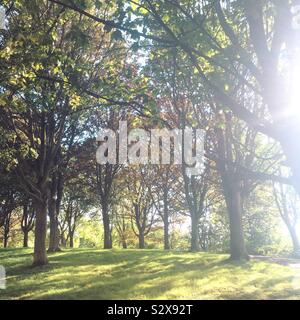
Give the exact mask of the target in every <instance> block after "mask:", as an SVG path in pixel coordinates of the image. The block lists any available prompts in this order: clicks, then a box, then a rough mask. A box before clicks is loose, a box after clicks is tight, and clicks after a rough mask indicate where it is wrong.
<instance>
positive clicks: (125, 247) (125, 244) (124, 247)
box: [122, 239, 127, 249]
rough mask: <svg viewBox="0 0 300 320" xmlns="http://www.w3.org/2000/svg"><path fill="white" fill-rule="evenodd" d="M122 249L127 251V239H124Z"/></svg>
mask: <svg viewBox="0 0 300 320" xmlns="http://www.w3.org/2000/svg"><path fill="white" fill-rule="evenodd" d="M122 247H123V249H127V242H126V239H123V240H122Z"/></svg>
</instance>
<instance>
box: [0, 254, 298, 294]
mask: <svg viewBox="0 0 300 320" xmlns="http://www.w3.org/2000/svg"><path fill="white" fill-rule="evenodd" d="M31 258H32V256H31V250H30V249H7V250H4V249H0V264H2V265H4V266H5V267H6V269H7V289H6V290H0V299H190V300H192V299H297V298H300V280H299V278H300V269H296V268H291V267H286V266H281V265H278V264H274V263H268V262H258V261H250V262H242V263H229V262H227V260H226V259H227V258H228V257H227V256H226V255H219V254H207V253H185V252H163V251H157V250H144V251H141V250H140V251H139V250H110V251H105V250H97V249H75V250H72V251H71V250H65V251H64V252H60V253H57V254H52V255H49V261H50V264H49V265H48V266H45V267H42V268H35V269H32V268H31V267H30V263H31Z"/></svg>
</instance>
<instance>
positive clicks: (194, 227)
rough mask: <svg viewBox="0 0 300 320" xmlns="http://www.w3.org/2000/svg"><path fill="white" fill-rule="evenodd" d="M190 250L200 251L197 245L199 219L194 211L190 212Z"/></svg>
mask: <svg viewBox="0 0 300 320" xmlns="http://www.w3.org/2000/svg"><path fill="white" fill-rule="evenodd" d="M191 251H192V252H198V251H200V245H199V220H198V217H197V216H196V214H195V213H193V212H192V213H191Z"/></svg>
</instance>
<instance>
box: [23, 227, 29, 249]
mask: <svg viewBox="0 0 300 320" xmlns="http://www.w3.org/2000/svg"><path fill="white" fill-rule="evenodd" d="M23 234H24V236H23V248H28V231H27V230H23Z"/></svg>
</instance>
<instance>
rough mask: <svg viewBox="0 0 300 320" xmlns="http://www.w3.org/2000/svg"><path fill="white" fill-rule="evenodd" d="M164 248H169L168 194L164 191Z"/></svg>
mask: <svg viewBox="0 0 300 320" xmlns="http://www.w3.org/2000/svg"><path fill="white" fill-rule="evenodd" d="M163 220H164V250H170V241H169V208H168V194H167V191H164V219H163Z"/></svg>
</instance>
